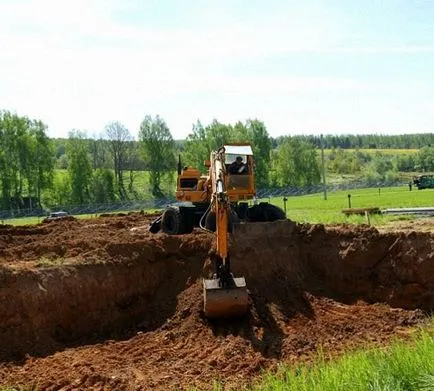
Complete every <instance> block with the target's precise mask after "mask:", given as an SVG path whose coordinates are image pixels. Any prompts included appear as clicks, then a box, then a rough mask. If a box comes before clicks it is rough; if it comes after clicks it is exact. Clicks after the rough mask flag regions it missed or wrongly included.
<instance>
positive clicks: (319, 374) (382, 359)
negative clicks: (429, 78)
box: [217, 320, 434, 391]
mask: <svg viewBox="0 0 434 391" xmlns="http://www.w3.org/2000/svg"><path fill="white" fill-rule="evenodd" d="M433 327H434V322H433V321H432V320H431V322H430V325H429V326H427V327H426V328H424V329H419V330H416V331H415V332H414V333H413V334H414V335H413V336H412V337H411V340H410V341H406V342H404V341H402V340H401V341H399V340H395V341H394V342H393V343H392V344H391V346H389V347H386V348H384V347H383V348H373V347H366V348H364V349H359V350H354V351H349V352H346V353H345V354H343V355H342V356H340V357H338V358H329V357H328V356H327V354H325V353H323V352H320V353H319V355H318V357H317V359H316V360H315V361H314V363H313V364H310V365H308V364H304V365H303V364H302V365H299V366H296V367H286V366H282V367H281V368H280V369H279V370H278V371H277V373H276V374H266V375H264V377H263V380H262V381H261V382H260V383H259V384H257V385H256V386H253V387H251V388H249V390H251V391H281V390H282V391H283V390H285V391H350V390H351V391H432V390H434V334H433V332H434V329H433ZM217 389H219V387H217Z"/></svg>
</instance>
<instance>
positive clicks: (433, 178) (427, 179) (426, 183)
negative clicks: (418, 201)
mask: <svg viewBox="0 0 434 391" xmlns="http://www.w3.org/2000/svg"><path fill="white" fill-rule="evenodd" d="M413 183H414V184H415V186H416V187H417V188H418V190H422V189H434V175H433V174H428V175H418V176H417V177H414V178H413Z"/></svg>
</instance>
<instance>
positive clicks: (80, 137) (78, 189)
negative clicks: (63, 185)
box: [66, 131, 92, 204]
mask: <svg viewBox="0 0 434 391" xmlns="http://www.w3.org/2000/svg"><path fill="white" fill-rule="evenodd" d="M66 154H67V156H68V162H69V165H68V174H69V179H70V183H71V201H72V202H73V203H75V204H84V203H86V202H88V201H89V200H90V185H91V182H92V166H91V161H90V157H89V153H88V147H87V143H86V134H85V133H84V132H80V131H72V132H70V134H69V141H68V145H67V148H66Z"/></svg>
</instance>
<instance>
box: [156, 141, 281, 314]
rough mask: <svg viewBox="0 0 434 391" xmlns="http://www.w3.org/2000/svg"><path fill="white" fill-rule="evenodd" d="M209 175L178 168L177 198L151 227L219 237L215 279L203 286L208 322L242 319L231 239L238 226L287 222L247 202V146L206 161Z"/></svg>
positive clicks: (250, 169)
mask: <svg viewBox="0 0 434 391" xmlns="http://www.w3.org/2000/svg"><path fill="white" fill-rule="evenodd" d="M205 166H206V167H208V175H207V176H203V175H201V174H200V172H199V170H197V169H195V168H192V167H184V168H182V164H181V159H179V163H178V180H177V191H176V198H177V201H178V203H176V204H173V205H170V206H168V207H167V208H166V209H165V210H164V212H163V214H162V215H161V216H160V217H159V218H157V219H156V220H155V221H154V222H153V223H152V224H151V226H150V231H151V232H153V233H156V232H158V231H160V230H162V231H163V232H165V233H167V234H171V235H179V234H185V233H190V232H192V231H193V229H194V227H196V226H197V227H200V228H201V229H204V230H206V231H211V232H215V234H216V242H217V254H216V257H215V262H214V274H213V276H212V278H211V279H204V280H203V293H204V313H205V316H207V317H209V318H220V317H233V316H242V315H244V314H246V313H247V311H248V293H247V287H246V281H245V279H244V277H234V276H233V274H232V272H231V264H230V255H229V248H228V247H229V245H228V244H229V240H228V234H230V233H231V232H232V229H233V228H234V225H236V224H238V223H244V222H246V223H251V222H260V221H275V220H280V219H285V218H286V215H285V213H284V212H283V211H282V210H281V209H280V208H278V207H276V206H275V205H272V204H269V203H266V202H260V203H256V202H254V204H253V205H249V200H252V199H253V200H254V199H255V196H256V191H255V183H254V161H253V152H252V148H251V146H250V145H249V144H231V145H225V146H223V147H222V148H220V149H219V150H217V151H213V152H211V156H210V160H208V161H205Z"/></svg>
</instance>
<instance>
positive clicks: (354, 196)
mask: <svg viewBox="0 0 434 391" xmlns="http://www.w3.org/2000/svg"><path fill="white" fill-rule="evenodd" d="M348 194H351V207H352V208H368V207H378V208H380V209H386V208H410V207H422V206H434V189H427V190H417V188H415V187H413V191H409V188H408V186H402V187H383V188H380V189H378V188H367V189H353V190H341V191H336V192H330V193H328V194H327V200H324V196H323V193H315V194H309V195H304V196H292V197H291V196H288V197H287V199H288V201H287V203H286V209H287V216H288V218H290V219H292V220H295V221H297V222H303V223H364V222H366V218H365V217H363V216H350V217H347V216H345V215H344V214H343V213H342V209H344V208H348V206H349V204H348ZM265 201H270V202H271V203H273V204H275V205H277V206H279V207H281V208H283V207H284V202H283V197H276V198H271V199H266V200H265ZM402 218H403V217H402V216H381V215H373V216H371V223H372V224H381V223H382V222H386V221H390V220H396V219H402Z"/></svg>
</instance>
